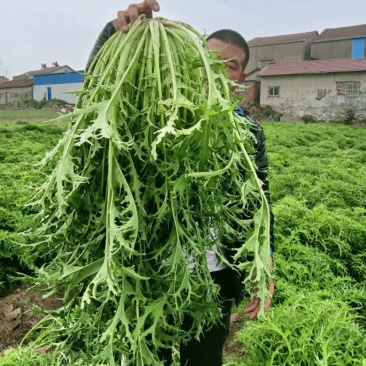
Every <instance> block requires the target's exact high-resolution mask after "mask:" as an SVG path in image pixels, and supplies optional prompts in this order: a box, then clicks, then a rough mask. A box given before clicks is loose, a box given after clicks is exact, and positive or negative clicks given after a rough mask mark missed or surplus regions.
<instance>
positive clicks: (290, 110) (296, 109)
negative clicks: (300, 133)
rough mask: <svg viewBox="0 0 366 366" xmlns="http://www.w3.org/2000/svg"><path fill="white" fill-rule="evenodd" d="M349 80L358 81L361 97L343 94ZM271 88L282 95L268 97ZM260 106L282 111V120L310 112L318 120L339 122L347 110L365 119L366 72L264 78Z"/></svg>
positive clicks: (299, 117) (360, 118) (292, 118)
mask: <svg viewBox="0 0 366 366" xmlns="http://www.w3.org/2000/svg"><path fill="white" fill-rule="evenodd" d="M348 82H359V85H360V94H359V95H358V96H352V97H351V96H346V95H344V86H345V85H346V84H347V83H348ZM269 87H279V96H269V95H268V90H269ZM260 100H261V105H262V106H265V105H270V106H272V107H273V108H274V109H276V110H277V111H278V112H280V113H281V115H282V117H281V120H284V121H286V120H287V121H290V120H299V119H301V117H303V116H304V115H311V116H313V117H314V118H315V119H316V120H318V121H337V120H338V121H339V120H342V118H344V116H345V113H346V111H347V110H352V111H354V112H355V116H356V118H357V119H359V120H364V119H366V109H365V105H366V73H361V72H359V73H336V74H318V75H293V76H268V77H262V85H261V99H260Z"/></svg>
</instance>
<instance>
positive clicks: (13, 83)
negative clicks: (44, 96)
mask: <svg viewBox="0 0 366 366" xmlns="http://www.w3.org/2000/svg"><path fill="white" fill-rule="evenodd" d="M32 85H33V80H30V79H23V80H10V81H5V82H3V83H0V89H8V88H21V87H26V86H32Z"/></svg>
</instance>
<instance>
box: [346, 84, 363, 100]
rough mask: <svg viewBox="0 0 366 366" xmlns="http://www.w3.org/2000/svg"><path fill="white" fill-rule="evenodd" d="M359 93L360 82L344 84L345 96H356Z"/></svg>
mask: <svg viewBox="0 0 366 366" xmlns="http://www.w3.org/2000/svg"><path fill="white" fill-rule="evenodd" d="M359 95H360V83H359V82H350V83H347V86H346V96H347V97H358V96H359Z"/></svg>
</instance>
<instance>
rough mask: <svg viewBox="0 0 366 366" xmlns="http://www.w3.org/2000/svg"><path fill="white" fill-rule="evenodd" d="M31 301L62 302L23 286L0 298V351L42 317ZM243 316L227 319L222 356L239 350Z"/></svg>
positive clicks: (12, 344)
mask: <svg viewBox="0 0 366 366" xmlns="http://www.w3.org/2000/svg"><path fill="white" fill-rule="evenodd" d="M32 304H34V305H37V306H40V307H42V308H44V309H46V310H51V309H57V308H59V307H60V306H62V302H61V301H60V300H59V299H57V298H52V297H51V298H42V295H41V294H40V293H39V292H36V291H31V290H28V287H27V286H26V285H22V286H20V287H19V288H17V289H16V290H15V291H14V292H12V293H11V294H9V295H7V296H5V297H3V298H0V352H2V351H4V350H6V349H7V348H10V347H16V346H18V345H19V344H20V342H21V341H22V339H23V338H24V336H25V335H26V334H27V333H28V332H29V331H30V330H31V329H32V328H33V327H34V326H35V325H36V324H37V323H38V322H39V321H40V320H41V319H42V318H43V315H42V314H40V313H38V312H36V311H34V310H33V308H32ZM243 323H244V319H243V317H242V316H240V315H239V314H233V315H232V318H231V330H230V334H229V338H228V340H227V342H226V346H225V349H224V354H225V356H226V357H231V356H235V355H237V354H238V353H240V350H241V349H242V345H241V344H240V343H236V342H235V339H234V338H235V334H236V332H237V331H238V330H240V329H241V328H242V327H243Z"/></svg>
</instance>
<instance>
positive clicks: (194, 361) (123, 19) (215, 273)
mask: <svg viewBox="0 0 366 366" xmlns="http://www.w3.org/2000/svg"><path fill="white" fill-rule="evenodd" d="M159 10H160V6H159V4H158V2H157V1H156V0H145V1H144V2H142V3H139V4H132V5H130V6H129V7H128V9H127V10H121V11H119V12H118V15H117V18H116V19H114V20H113V21H112V22H110V23H108V24H107V25H106V27H105V28H104V30H103V31H102V33H101V34H100V36H99V38H98V40H97V42H96V44H95V46H94V49H93V51H92V53H91V55H90V58H89V61H88V65H89V64H90V62H91V60H92V58H93V57H94V55H95V54H96V53H97V52H98V51H99V49H100V48H101V47H102V45H103V44H104V42H105V41H106V40H107V39H108V38H109V37H111V36H112V35H113V34H114V33H115V32H116V31H122V32H127V31H128V24H129V23H133V22H134V21H135V20H136V19H137V18H138V17H139V16H140V15H141V14H145V15H146V17H147V18H152V17H153V12H157V11H159ZM207 44H208V46H209V47H210V48H211V49H212V50H217V51H218V52H219V54H220V57H221V58H222V59H223V60H225V61H224V62H225V65H226V67H227V69H228V74H229V76H230V78H231V80H233V81H234V82H236V83H238V84H241V83H242V82H243V81H244V79H245V76H246V75H245V73H244V70H245V67H246V65H247V63H248V60H249V48H248V45H247V43H246V41H245V40H244V38H243V37H242V36H241V35H240V34H238V33H237V32H235V31H232V30H227V29H226V30H220V31H217V32H215V33H213V34H211V35H210V36H209V37H208V38H207ZM237 113H238V114H239V115H244V114H243V111H242V110H241V109H240V108H239V107H238V111H237ZM251 122H252V127H253V133H254V134H255V136H256V143H255V148H256V157H255V161H256V166H257V169H258V173H257V174H258V177H259V178H260V179H261V181H262V182H263V188H264V190H265V192H266V195H267V198H268V199H269V194H268V188H269V185H268V159H267V152H266V145H265V136H264V132H263V129H262V128H261V127H260V126H259V125H258V123H256V122H255V121H253V120H251ZM272 229H273V215H272V213H271V237H272V240H271V247H272V246H273V235H272V231H273V230H272ZM230 247H231V248H230ZM232 247H233V245H228V251H230V249H232ZM271 250H272V248H271ZM207 263H208V267H209V270H210V272H211V276H212V278H213V280H214V282H215V283H217V284H218V285H219V286H220V298H221V300H222V301H221V304H220V305H221V310H222V318H221V322H220V323H218V324H217V325H215V326H213V327H211V328H210V329H205V330H204V333H203V335H202V337H201V338H200V340H196V339H192V340H190V341H188V342H187V343H184V344H181V345H180V364H181V365H187V366H221V365H222V358H223V347H224V343H225V341H226V338H227V335H228V332H229V326H230V315H231V309H232V305H233V299H235V301H236V303H237V304H238V303H239V302H240V301H241V300H242V297H241V295H242V293H243V291H242V283H241V281H240V279H239V278H238V276H237V275H236V274H235V273H234V272H233V271H232V270H231V269H230V268H228V267H227V266H226V265H225V264H224V263H220V262H219V261H218V259H217V258H216V254H215V252H214V251H212V250H211V251H208V252H207ZM270 265H271V269H272V258H271V263H270ZM253 291H254V292H255V291H256V288H255V286H254V287H253ZM270 292H271V294H272V295H273V293H274V282H273V280H271V283H270ZM271 301H272V299H271V298H269V299H268V300H267V301H266V304H265V309H267V308H268V307H269V306H270V304H271ZM259 309H260V299H259V298H256V297H254V298H253V300H252V301H251V302H250V303H249V304H247V305H246V306H245V308H244V310H243V312H244V313H246V314H249V316H248V318H249V319H254V318H256V317H257V315H258V312H259ZM190 323H191V322H190V319H187V321H186V324H184V325H183V328H184V329H186V330H188V329H190ZM160 358H161V360H164V364H165V365H171V363H172V354H171V350H166V349H164V350H162V351H161V355H160Z"/></svg>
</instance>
